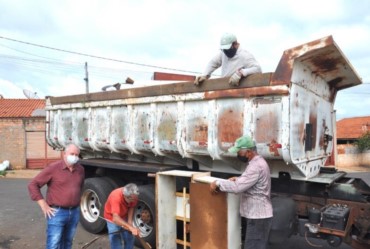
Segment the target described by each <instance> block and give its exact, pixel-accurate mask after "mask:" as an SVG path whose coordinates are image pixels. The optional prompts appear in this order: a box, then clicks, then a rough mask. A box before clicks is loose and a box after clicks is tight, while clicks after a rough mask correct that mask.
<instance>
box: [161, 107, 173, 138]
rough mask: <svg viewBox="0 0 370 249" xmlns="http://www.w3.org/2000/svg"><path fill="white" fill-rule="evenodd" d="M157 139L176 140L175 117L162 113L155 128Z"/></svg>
mask: <svg viewBox="0 0 370 249" xmlns="http://www.w3.org/2000/svg"><path fill="white" fill-rule="evenodd" d="M157 132H158V139H159V140H167V141H173V140H176V117H174V115H171V114H170V113H167V112H163V113H162V116H161V119H160V120H159V124H158V127H157Z"/></svg>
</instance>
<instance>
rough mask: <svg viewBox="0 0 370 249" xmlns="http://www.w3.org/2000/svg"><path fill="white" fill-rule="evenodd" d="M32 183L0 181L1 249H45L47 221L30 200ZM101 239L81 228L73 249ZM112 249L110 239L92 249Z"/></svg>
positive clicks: (100, 242)
mask: <svg viewBox="0 0 370 249" xmlns="http://www.w3.org/2000/svg"><path fill="white" fill-rule="evenodd" d="M29 181H30V179H6V178H3V179H0V198H1V205H0V248H1V249H23V248H25V249H26V248H32V249H39V248H40V249H41V248H45V227H46V224H45V218H44V216H43V214H42V211H41V209H40V207H39V206H38V205H37V203H36V202H33V201H31V200H30V198H29V196H28V190H27V184H28V182H29ZM97 236H98V235H95V234H90V233H88V232H86V231H85V230H84V229H83V228H82V227H81V226H80V225H79V227H78V229H77V234H76V237H75V241H74V243H73V249H80V248H82V246H83V245H85V243H87V242H89V241H91V240H92V239H94V238H96V237H97ZM106 248H109V241H108V238H107V237H106V236H103V237H102V238H100V239H98V240H97V241H96V242H94V243H93V244H92V245H91V246H89V247H88V249H106Z"/></svg>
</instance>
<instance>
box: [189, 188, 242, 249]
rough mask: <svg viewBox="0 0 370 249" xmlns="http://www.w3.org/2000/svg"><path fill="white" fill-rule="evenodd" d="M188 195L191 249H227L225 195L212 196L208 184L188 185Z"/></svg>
mask: <svg viewBox="0 0 370 249" xmlns="http://www.w3.org/2000/svg"><path fill="white" fill-rule="evenodd" d="M190 195H191V198H190V216H191V223H190V241H191V245H192V248H193V249H209V248H228V231H227V227H228V226H227V217H228V216H227V210H228V208H227V200H226V195H227V194H226V193H219V194H217V195H213V194H211V192H210V191H209V185H208V184H203V183H190ZM237 211H238V210H235V212H237Z"/></svg>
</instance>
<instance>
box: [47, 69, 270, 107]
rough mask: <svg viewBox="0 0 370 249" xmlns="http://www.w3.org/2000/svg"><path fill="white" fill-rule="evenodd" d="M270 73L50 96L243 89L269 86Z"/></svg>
mask: <svg viewBox="0 0 370 249" xmlns="http://www.w3.org/2000/svg"><path fill="white" fill-rule="evenodd" d="M271 77H272V74H271V73H264V74H253V75H250V76H248V77H247V78H244V79H242V80H241V82H240V86H238V87H231V86H230V85H229V83H228V79H229V78H218V79H210V80H206V81H205V82H203V83H202V84H201V85H200V86H195V85H194V83H193V81H188V82H177V83H171V84H163V85H154V86H146V87H137V88H132V89H122V90H118V91H107V92H97V93H90V94H79V95H71V96H62V97H51V96H49V97H48V98H49V99H50V102H51V104H52V105H58V104H68V103H85V102H90V101H106V100H115V99H127V98H140V97H150V96H160V95H174V94H184V93H196V92H208V91H211V92H212V91H222V90H228V89H243V88H251V87H260V86H265V87H266V86H269V85H270V79H271Z"/></svg>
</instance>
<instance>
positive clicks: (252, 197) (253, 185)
mask: <svg viewBox="0 0 370 249" xmlns="http://www.w3.org/2000/svg"><path fill="white" fill-rule="evenodd" d="M229 152H231V153H237V157H238V159H239V160H240V161H242V162H245V163H248V164H247V167H246V169H245V171H244V172H243V174H242V175H241V176H239V177H232V178H230V179H228V180H221V179H220V180H216V181H214V182H212V183H211V185H210V191H211V192H212V193H217V192H218V191H223V192H228V193H240V215H241V216H242V217H244V218H246V234H245V243H244V249H264V248H267V242H268V237H269V232H270V228H271V224H272V205H271V199H270V195H271V178H270V169H269V166H268V165H267V162H266V161H265V159H263V158H262V157H261V156H260V155H258V154H257V150H256V145H255V143H254V141H253V140H252V139H251V137H249V136H243V137H240V138H238V139H237V140H236V141H235V145H234V146H233V147H231V148H230V149H229Z"/></svg>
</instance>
